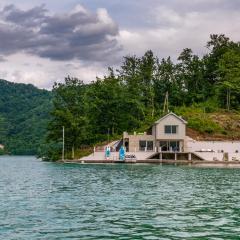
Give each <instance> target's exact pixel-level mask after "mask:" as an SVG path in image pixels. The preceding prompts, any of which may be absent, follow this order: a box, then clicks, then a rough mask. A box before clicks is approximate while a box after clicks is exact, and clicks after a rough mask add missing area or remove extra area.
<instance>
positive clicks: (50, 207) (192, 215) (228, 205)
mask: <svg viewBox="0 0 240 240" xmlns="http://www.w3.org/2000/svg"><path fill="white" fill-rule="evenodd" d="M239 236H240V169H222V168H221V169H220V168H191V167H174V166H160V165H124V164H120V165H117V164H116V165H84V164H83V165H77V164H69V165H64V164H55V163H46V162H41V161H39V160H37V159H36V158H34V157H0V239H4V240H8V239H11V240H12V239H17V240H22V239H24V240H35V239H46V240H52V239H83V240H88V239H122V240H127V239H134V240H135V239H149V240H152V239H216V240H217V239H239Z"/></svg>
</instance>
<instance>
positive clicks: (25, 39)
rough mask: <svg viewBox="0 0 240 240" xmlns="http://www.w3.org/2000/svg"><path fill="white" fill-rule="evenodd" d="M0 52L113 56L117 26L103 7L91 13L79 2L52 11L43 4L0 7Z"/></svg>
mask: <svg viewBox="0 0 240 240" xmlns="http://www.w3.org/2000/svg"><path fill="white" fill-rule="evenodd" d="M0 16H1V17H0V20H1V21H0V37H1V41H0V54H2V55H9V54H13V53H18V52H25V53H29V54H32V55H36V56H39V57H42V58H49V59H52V60H72V59H79V60H84V61H107V60H109V59H111V60H114V56H116V55H117V53H118V52H119V50H120V47H119V46H118V43H117V40H116V37H117V36H118V33H119V31H118V26H117V24H116V23H115V22H114V21H113V20H112V19H111V18H110V16H109V15H108V13H107V11H106V10H105V9H98V10H97V12H96V13H91V12H89V11H88V10H86V9H85V8H83V7H82V6H80V5H79V6H77V7H76V8H75V9H74V10H73V11H72V12H70V13H65V14H58V15H57V14H55V15H51V14H50V13H49V12H48V11H47V9H46V8H45V6H44V5H41V6H38V7H34V8H32V9H29V10H21V9H19V8H17V7H15V6H14V5H8V6H6V7H4V8H3V9H2V11H0Z"/></svg>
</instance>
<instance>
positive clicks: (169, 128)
mask: <svg viewBox="0 0 240 240" xmlns="http://www.w3.org/2000/svg"><path fill="white" fill-rule="evenodd" d="M177 127H178V126H176V125H165V133H166V134H176V133H177Z"/></svg>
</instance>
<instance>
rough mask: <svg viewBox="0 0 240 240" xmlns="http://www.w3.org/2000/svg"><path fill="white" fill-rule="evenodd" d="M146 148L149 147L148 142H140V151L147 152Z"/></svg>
mask: <svg viewBox="0 0 240 240" xmlns="http://www.w3.org/2000/svg"><path fill="white" fill-rule="evenodd" d="M146 146H147V142H146V141H139V150H140V151H145V148H146Z"/></svg>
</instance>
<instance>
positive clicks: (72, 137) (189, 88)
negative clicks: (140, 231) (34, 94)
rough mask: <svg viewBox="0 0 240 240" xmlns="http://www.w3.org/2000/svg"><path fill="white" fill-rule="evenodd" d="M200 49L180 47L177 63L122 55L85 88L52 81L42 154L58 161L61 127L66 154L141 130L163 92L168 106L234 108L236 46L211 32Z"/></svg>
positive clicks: (239, 93) (239, 74)
mask: <svg viewBox="0 0 240 240" xmlns="http://www.w3.org/2000/svg"><path fill="white" fill-rule="evenodd" d="M206 47H207V48H208V53H207V54H205V55H204V56H197V55H196V54H194V53H193V51H192V50H191V49H189V48H186V49H184V50H183V51H182V52H181V54H180V55H179V57H178V59H177V61H173V60H172V59H171V57H168V58H163V59H159V58H158V57H157V56H156V55H154V53H153V52H152V51H151V50H149V51H147V52H146V53H145V54H144V55H143V56H142V57H137V56H126V57H124V58H123V62H122V64H121V66H120V67H119V68H118V69H113V68H109V69H108V74H107V75H106V76H104V77H103V78H97V79H96V80H95V81H92V82H91V83H90V84H85V83H84V82H83V81H81V80H80V79H78V78H73V77H70V76H68V77H67V78H66V79H65V82H64V83H55V84H54V86H53V110H52V112H51V121H50V122H49V125H48V134H47V141H46V144H45V145H44V147H43V148H42V155H43V156H44V157H47V158H51V159H57V158H59V156H60V152H61V141H62V126H64V127H65V135H66V143H65V146H66V150H67V152H69V153H72V155H74V152H75V150H76V149H79V148H82V147H84V146H91V145H93V144H96V143H98V142H103V141H105V140H107V136H108V134H110V135H111V136H113V137H116V136H119V135H121V134H122V132H123V131H134V130H145V129H147V127H148V126H149V125H150V124H151V123H152V122H153V121H154V120H156V119H157V118H158V117H159V116H161V115H162V114H164V112H163V104H164V100H165V97H166V93H168V95H169V105H170V108H173V107H178V106H191V105H193V104H198V103H204V104H206V107H207V105H214V106H217V107H219V108H226V109H227V110H230V109H235V110H239V108H240V107H239V106H240V105H239V104H240V84H239V83H240V43H239V42H233V41H231V40H230V39H229V38H228V37H226V36H225V35H223V34H222V35H215V34H213V35H211V36H210V40H209V41H208V42H207V44H206ZM73 157H74V156H73Z"/></svg>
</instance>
